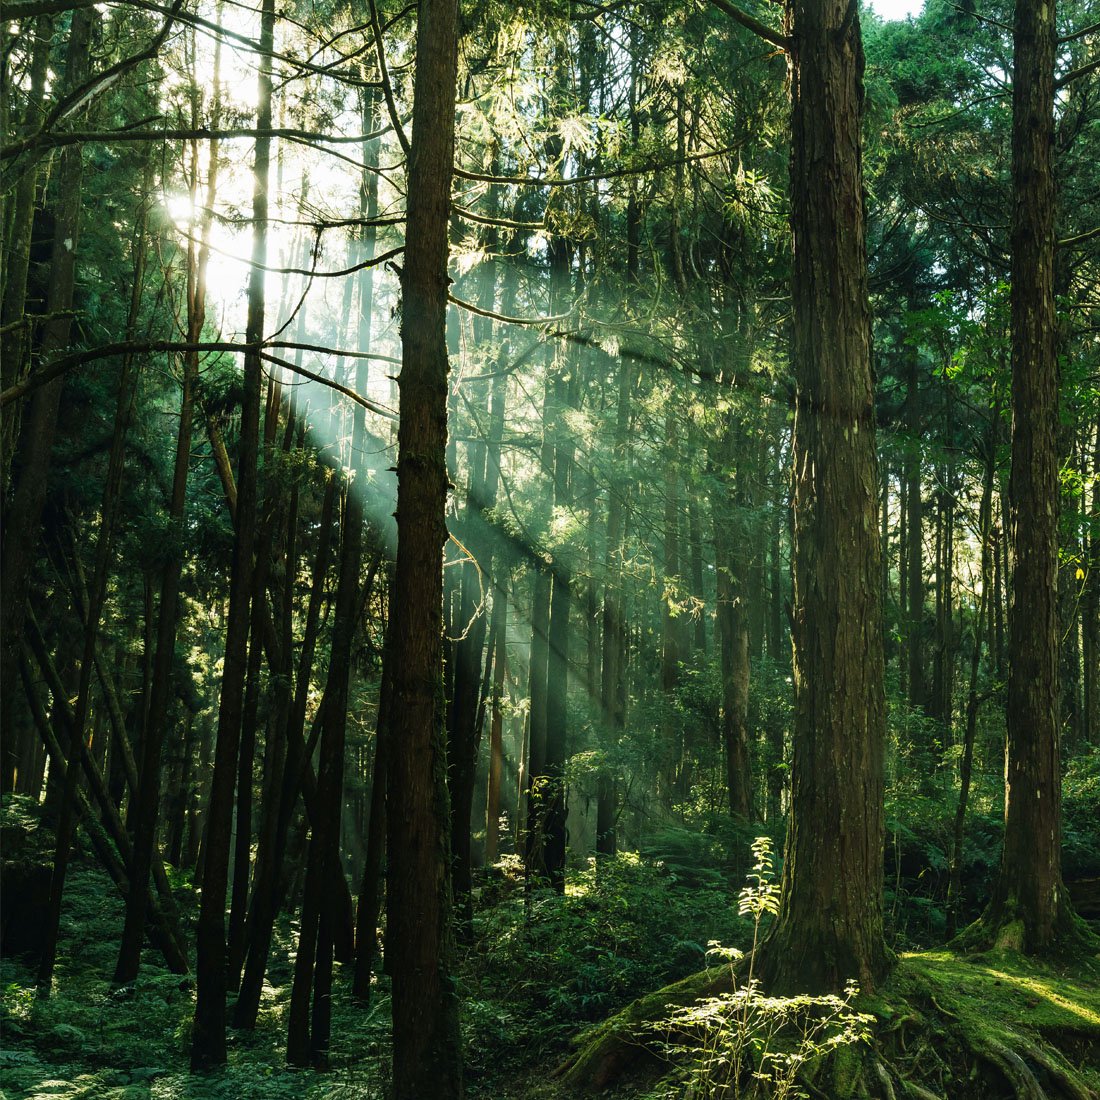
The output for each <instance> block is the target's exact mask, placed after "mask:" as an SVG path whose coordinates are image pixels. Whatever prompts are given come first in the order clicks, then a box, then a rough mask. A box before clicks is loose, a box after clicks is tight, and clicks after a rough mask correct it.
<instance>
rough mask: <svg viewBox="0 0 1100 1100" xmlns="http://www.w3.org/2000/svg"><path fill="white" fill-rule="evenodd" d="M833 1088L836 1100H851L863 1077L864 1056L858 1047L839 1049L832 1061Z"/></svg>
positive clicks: (832, 1094)
mask: <svg viewBox="0 0 1100 1100" xmlns="http://www.w3.org/2000/svg"><path fill="white" fill-rule="evenodd" d="M831 1061H832V1070H833V1087H832V1091H831V1093H830V1095H831V1096H835V1097H836V1100H851V1097H853V1096H855V1095H856V1089H858V1088H859V1082H860V1079H861V1077H862V1076H863V1055H862V1054H861V1053H860V1051H859V1050H858V1049H857V1048H856V1047H852V1046H842V1047H838V1048H837V1050H836V1053H835V1054H834V1055H833V1057H832V1059H831Z"/></svg>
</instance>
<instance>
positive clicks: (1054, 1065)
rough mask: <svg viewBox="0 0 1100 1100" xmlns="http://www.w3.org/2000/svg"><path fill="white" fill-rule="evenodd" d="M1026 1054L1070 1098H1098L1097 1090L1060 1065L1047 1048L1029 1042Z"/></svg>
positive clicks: (1088, 1099)
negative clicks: (1087, 1085) (1043, 1048)
mask: <svg viewBox="0 0 1100 1100" xmlns="http://www.w3.org/2000/svg"><path fill="white" fill-rule="evenodd" d="M1024 1054H1025V1055H1026V1056H1027V1057H1028V1058H1029V1059H1030V1060H1031V1061H1032V1062H1034V1063H1035V1065H1037V1066H1038V1067H1039V1068H1040V1069H1041V1070H1042V1071H1043V1072H1044V1073H1045V1074H1046V1075H1047V1076H1048V1077H1049V1078H1050V1079H1051V1080H1052V1081H1054V1082H1055V1083H1056V1084H1057V1085H1058V1087H1059V1088H1060V1089H1061V1090H1062V1092H1063V1093H1064V1094H1065V1096H1066V1097H1067V1098H1068V1100H1098V1098H1097V1094H1096V1092H1094V1091H1093V1090H1092V1089H1090V1088H1087V1087H1086V1086H1085V1084H1084V1083H1083V1082H1082V1081H1081V1079H1080V1078H1079V1077H1076V1076H1075V1075H1074V1074H1073V1073H1071V1072H1070V1071H1069V1070H1067V1069H1066V1068H1065V1066H1062V1065H1059V1063H1058V1061H1057V1060H1056V1059H1054V1058H1052V1057H1051V1056H1050V1055H1049V1054H1048V1053H1047V1052H1046V1051H1045V1050H1042V1049H1041V1048H1040V1047H1037V1046H1034V1045H1032V1044H1030V1043H1029V1044H1028V1045H1027V1046H1026V1047H1024Z"/></svg>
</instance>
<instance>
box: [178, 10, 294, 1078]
mask: <svg viewBox="0 0 1100 1100" xmlns="http://www.w3.org/2000/svg"><path fill="white" fill-rule="evenodd" d="M274 39H275V5H274V0H264V4H263V10H262V15H261V20H260V48H261V57H260V64H259V76H258V81H257V88H258V90H257V109H256V128H257V130H258V131H260V132H261V136H260V137H258V138H257V139H256V152H255V160H254V165H253V194H252V216H253V230H252V267H251V270H250V272H249V280H248V320H247V322H246V339H247V341H248V342H249V343H258V342H259V341H260V340H262V339H263V335H264V282H265V280H264V265H265V262H266V259H267V210H268V174H269V167H270V162H271V138H270V137H269V136H267V135H264V134H263V131H265V130H270V129H271V84H272V60H271V51H272V48H273V44H274ZM261 375H262V365H261V360H260V357H259V354H258V353H256V352H248V353H246V355H245V359H244V395H243V399H242V403H241V433H240V472H239V474H238V477H237V517H236V537H235V539H234V542H233V564H232V571H231V575H230V589H229V614H228V623H227V628H226V639H225V660H224V666H223V674H222V691H221V699H220V702H219V708H218V733H217V740H216V742H215V748H214V775H213V779H212V780H211V784H210V802H209V811H208V813H207V821H206V836H207V843H206V853H205V856H204V860H203V877H202V905H201V908H200V910H199V922H198V928H197V931H196V946H197V965H196V999H195V1020H194V1025H193V1027H192V1031H191V1069H192V1072H195V1071H205V1070H208V1069H212V1068H215V1067H217V1066H220V1065H224V1064H225V1061H226V1045H225V1025H226V1016H225V995H226V988H227V985H226V977H227V975H226V941H225V901H226V889H227V884H228V873H229V834H230V829H231V826H232V817H233V789H234V786H235V782H236V778H237V753H238V749H239V746H240V738H241V709H242V704H243V694H244V678H245V672H246V663H247V642H248V628H249V618H250V616H249V603H250V596H251V593H252V568H253V551H254V542H255V524H256V495H257V458H258V454H259V420H260V380H261Z"/></svg>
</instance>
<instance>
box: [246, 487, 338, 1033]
mask: <svg viewBox="0 0 1100 1100" xmlns="http://www.w3.org/2000/svg"><path fill="white" fill-rule="evenodd" d="M335 498H336V475H335V474H330V475H329V476H328V478H327V480H326V484H325V495H324V501H323V503H322V505H321V522H320V526H319V535H318V544H317V552H316V556H315V558H314V565H313V579H312V585H311V588H310V596H309V604H308V606H307V608H306V621H305V629H304V632H303V637H302V652H301V656H300V657H299V659H298V671H297V677H296V683H295V688H294V698H293V701H292V703H291V707H290V714H289V715H288V716H287V720H286V723H285V725H283V724H282V723H280V729H281V731H282V734H283V736H285V740H286V746H285V756H284V757H283V760H282V766H281V768H279V769H277V770H276V769H273V771H272V774H271V776H270V777H269V784H268V788H267V790H268V798H267V801H266V804H265V808H264V817H263V821H262V823H261V827H260V837H259V844H258V848H257V852H256V870H255V873H254V875H253V886H252V901H251V904H250V905H249V910H248V929H247V937H246V938H247V941H248V955H247V956H246V958H245V966H244V974H243V976H242V977H241V989H240V993H239V994H238V995H237V1003H236V1004H235V1005H234V1007H233V1026H234V1027H236V1028H244V1029H248V1030H250V1029H252V1028H254V1027H255V1026H256V1015H257V1013H258V1012H259V1007H260V995H261V993H262V992H263V982H264V973H265V972H266V970H267V959H268V954H269V952H270V950H271V937H272V932H273V930H274V927H275V917H276V913H277V912H278V908H279V899H280V896H281V883H280V876H281V874H282V870H283V861H284V858H285V855H286V847H287V834H288V832H289V830H290V822H291V818H292V817H293V814H294V807H295V804H296V802H297V798H298V792H299V790H300V788H301V784H302V778H303V774H304V773H305V771H306V770H307V768H308V761H307V759H306V756H307V754H306V745H305V741H304V738H303V730H304V728H305V717H306V706H307V702H308V697H309V688H310V678H311V673H312V671H313V659H314V652H315V649H316V645H317V635H318V631H319V628H320V619H321V603H322V599H323V596H324V589H325V574H326V573H327V571H328V561H329V551H330V544H331V541H332V528H333V510H334V501H335ZM285 667H286V674H287V676H288V678H289V675H290V668H289V666H285ZM323 705H324V702H323V701H322V706H323ZM277 736H278V734H277Z"/></svg>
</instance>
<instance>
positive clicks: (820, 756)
mask: <svg viewBox="0 0 1100 1100" xmlns="http://www.w3.org/2000/svg"><path fill="white" fill-rule="evenodd" d="M787 29H788V32H789V33H790V35H791V43H792V44H791V48H790V54H789V64H790V81H791V97H792V152H791V230H792V235H793V278H792V301H793V309H794V322H793V335H794V341H793V348H792V358H793V361H794V367H795V380H796V395H795V429H794V456H793V461H794V528H793V537H794V590H793V599H792V603H793V613H792V618H793V636H794V688H795V718H794V739H793V740H794V758H793V775H792V791H791V814H790V824H789V828H788V834H787V848H786V858H785V859H784V865H783V884H782V902H781V909H780V914H779V917H778V919H777V921H776V923H775V925H774V926H773V929H772V932H771V934H770V935H769V937H768V939H767V941H766V943H765V944H764V945H763V951H762V953H763V960H762V967H761V972H762V973H763V974H764V976H765V979H766V981H767V983H768V984H769V986H770V987H771V988H773V989H775V990H776V991H777V992H787V993H794V992H808V993H817V992H822V991H825V990H829V991H835V990H837V989H839V988H841V987H842V986H843V985H844V983H845V982H846V981H847V980H848V979H850V978H854V979H856V980H857V981H859V982H860V984H861V986H863V987H864V988H870V987H874V986H875V984H876V983H877V982H878V981H879V979H880V978H881V977H882V975H883V974H884V972H885V971H886V969H887V966H888V955H887V951H886V945H885V942H884V940H883V931H882V853H883V836H884V829H883V759H882V754H883V740H884V736H885V701H884V693H883V662H882V628H881V609H880V607H879V545H878V517H877V514H876V507H877V487H878V476H877V472H876V468H875V425H874V400H873V387H872V381H871V364H870V319H869V315H868V306H867V264H866V253H865V247H864V231H863V190H862V173H861V165H860V114H861V107H862V100H863V80H862V74H863V49H862V45H861V41H860V28H859V16H858V14H857V13H856V9H855V5H849V4H848V3H847V2H846V0H824V2H822V0H790V3H789V4H788V7H787Z"/></svg>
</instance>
